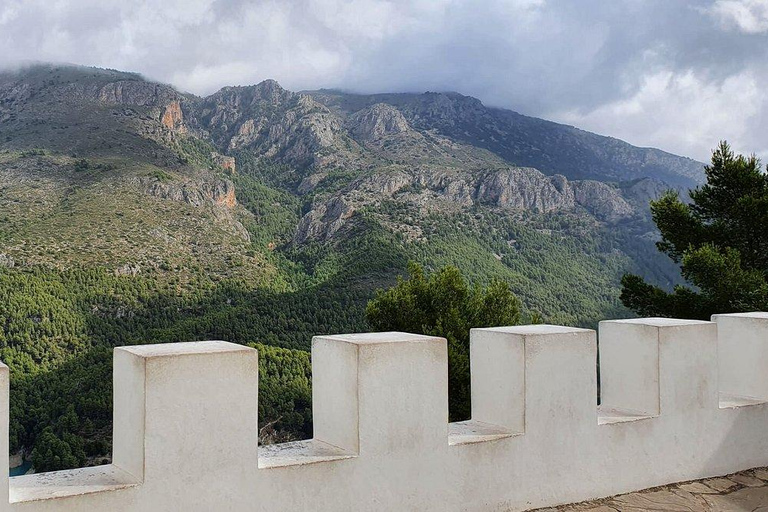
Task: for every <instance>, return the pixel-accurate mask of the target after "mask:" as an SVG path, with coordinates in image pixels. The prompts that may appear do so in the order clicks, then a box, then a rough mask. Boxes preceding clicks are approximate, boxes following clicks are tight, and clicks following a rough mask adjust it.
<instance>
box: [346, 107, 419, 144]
mask: <svg viewBox="0 0 768 512" xmlns="http://www.w3.org/2000/svg"><path fill="white" fill-rule="evenodd" d="M350 122H351V131H352V133H353V134H354V135H355V136H356V137H358V138H360V139H362V140H379V139H381V138H382V137H385V136H386V135H393V134H396V133H403V132H407V131H408V130H409V129H410V127H409V126H408V121H406V120H405V117H403V114H402V113H401V112H400V111H399V110H398V109H396V108H395V107H393V106H392V105H387V104H386V103H376V104H375V105H373V106H371V107H369V108H366V109H364V110H360V111H359V112H356V113H355V114H353V115H352V116H351V118H350Z"/></svg>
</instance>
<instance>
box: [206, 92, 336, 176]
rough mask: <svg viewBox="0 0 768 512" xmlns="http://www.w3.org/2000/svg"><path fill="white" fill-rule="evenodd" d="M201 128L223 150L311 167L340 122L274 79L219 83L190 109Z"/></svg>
mask: <svg viewBox="0 0 768 512" xmlns="http://www.w3.org/2000/svg"><path fill="white" fill-rule="evenodd" d="M196 115H197V117H198V120H199V122H200V123H201V126H203V127H204V128H205V129H206V130H207V131H209V132H210V134H211V137H212V138H213V140H214V142H215V143H216V144H217V145H218V146H219V147H222V148H225V149H226V150H227V151H237V150H241V149H248V150H250V151H253V152H255V153H258V154H259V155H263V156H264V157H267V158H274V159H279V160H282V161H284V162H286V163H289V164H292V165H299V166H305V165H315V164H318V163H320V161H321V159H322V155H321V152H322V151H323V150H325V149H326V148H330V147H332V146H333V145H334V143H335V142H336V140H337V137H338V135H339V133H340V132H341V127H342V122H341V120H340V119H339V118H338V117H337V116H334V115H332V114H331V113H330V111H329V110H328V108H327V107H325V106H324V105H322V104H320V103H317V102H316V101H314V100H313V99H312V98H311V97H309V96H306V95H303V94H297V93H293V92H290V91H286V90H285V89H283V88H282V87H280V86H279V85H278V84H277V82H275V81H274V80H267V81H264V82H262V83H260V84H258V85H254V86H249V87H225V88H224V89H222V90H220V91H219V92H217V93H215V94H213V95H212V96H209V97H208V98H205V99H204V100H203V101H202V103H201V104H200V105H199V106H198V107H197V109H196Z"/></svg>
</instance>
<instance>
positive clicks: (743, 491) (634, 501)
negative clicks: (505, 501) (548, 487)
mask: <svg viewBox="0 0 768 512" xmlns="http://www.w3.org/2000/svg"><path fill="white" fill-rule="evenodd" d="M660 510H665V511H666V510H671V511H679V512H726V511H727V512H741V511H748V512H768V468H758V469H750V470H748V471H742V472H740V473H735V474H733V475H728V476H724V477H717V478H707V479H705V480H697V481H695V482H687V483H682V484H674V485H665V486H663V487H655V488H653V489H646V490H644V491H639V492H633V493H630V494H622V495H619V496H614V497H612V498H605V499H602V500H596V501H589V502H584V503H577V504H573V505H566V506H563V507H556V508H542V509H537V511H538V512H584V511H591V512H617V511H618V512H645V511H660Z"/></svg>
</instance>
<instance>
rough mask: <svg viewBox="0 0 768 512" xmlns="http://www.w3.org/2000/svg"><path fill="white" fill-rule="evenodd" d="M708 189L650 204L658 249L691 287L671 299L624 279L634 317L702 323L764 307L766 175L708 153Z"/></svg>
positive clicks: (719, 152) (752, 164)
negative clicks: (678, 267)
mask: <svg viewBox="0 0 768 512" xmlns="http://www.w3.org/2000/svg"><path fill="white" fill-rule="evenodd" d="M705 171H706V174H707V183H706V184H705V185H703V186H701V187H699V188H697V189H695V190H692V191H691V192H690V197H691V203H690V204H688V203H685V202H683V201H681V200H680V198H679V196H678V195H677V194H674V193H668V194H666V195H665V196H663V197H661V198H660V199H659V200H657V201H654V202H652V203H651V212H652V214H653V220H654V221H655V222H656V225H657V226H658V228H659V230H660V231H661V235H662V239H661V241H660V242H659V243H658V244H657V245H658V248H659V250H660V251H662V252H663V253H665V254H667V255H668V256H669V257H670V258H671V259H672V260H673V261H675V262H676V263H679V264H680V265H681V268H682V275H683V277H684V278H685V279H686V280H687V281H688V282H689V283H690V284H691V285H692V287H691V286H682V285H680V286H677V287H675V289H674V291H673V292H671V293H669V292H665V291H664V290H662V289H660V288H659V287H657V286H653V285H650V284H648V283H646V282H645V281H644V280H643V279H642V278H640V277H638V276H635V275H627V276H625V277H624V278H623V279H622V285H623V289H622V294H621V300H622V302H623V303H624V304H625V305H626V306H627V307H628V308H630V309H632V310H634V311H635V312H637V313H638V314H640V315H661V316H674V317H678V318H699V319H706V320H708V319H709V318H710V316H711V315H712V314H715V313H732V312H741V311H764V310H766V309H768V230H767V229H766V226H768V174H766V173H765V172H763V170H762V169H761V167H760V161H759V160H758V159H757V158H755V157H754V156H752V157H745V156H743V155H735V154H734V153H733V151H731V148H730V147H729V146H728V144H727V143H726V142H721V143H720V146H719V147H718V148H717V149H716V150H715V151H714V152H713V155H712V164H711V165H709V166H707V167H706V169H705Z"/></svg>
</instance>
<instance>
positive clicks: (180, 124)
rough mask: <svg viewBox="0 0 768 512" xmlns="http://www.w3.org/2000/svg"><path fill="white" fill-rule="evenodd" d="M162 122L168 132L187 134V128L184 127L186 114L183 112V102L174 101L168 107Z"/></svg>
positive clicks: (161, 119)
mask: <svg viewBox="0 0 768 512" xmlns="http://www.w3.org/2000/svg"><path fill="white" fill-rule="evenodd" d="M160 122H161V123H162V125H163V126H165V127H166V128H167V129H168V130H170V131H172V132H176V133H186V132H187V128H186V126H185V125H184V114H183V113H182V111H181V102H179V100H173V101H171V102H170V103H169V104H168V105H166V107H165V110H164V111H163V115H162V117H161V118H160Z"/></svg>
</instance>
